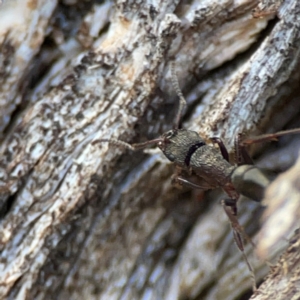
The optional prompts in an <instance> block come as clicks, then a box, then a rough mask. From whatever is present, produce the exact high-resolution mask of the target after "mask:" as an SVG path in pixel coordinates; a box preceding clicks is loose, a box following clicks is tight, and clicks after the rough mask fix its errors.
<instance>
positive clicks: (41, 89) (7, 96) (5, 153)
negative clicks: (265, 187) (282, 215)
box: [0, 0, 300, 299]
mask: <svg viewBox="0 0 300 300" xmlns="http://www.w3.org/2000/svg"><path fill="white" fill-rule="evenodd" d="M22 3H23V4H21V2H20V3H19V2H18V1H12V2H11V3H6V2H5V3H4V4H2V6H0V28H1V29H0V45H1V47H0V51H1V55H2V56H1V59H0V66H1V71H2V72H1V71H0V82H1V86H0V95H1V97H0V98H1V103H0V105H1V128H5V129H6V130H5V131H4V132H3V141H2V145H1V156H0V160H1V163H0V191H1V199H0V201H1V202H0V204H1V211H2V214H3V218H2V220H1V224H0V247H1V254H0V257H1V259H0V274H1V276H0V295H1V298H14V299H15V298H19V299H25V298H28V299H32V298H41V299H43V298H45V299H46V298H47V299H49V298H50V297H51V298H60V299H65V298H72V299H83V298H84V299H146V298H147V299H181V298H184V297H186V298H189V299H193V298H195V297H196V296H199V295H200V296H199V297H201V299H235V298H237V297H238V296H240V295H242V294H243V293H244V292H245V291H247V290H248V289H250V288H251V280H250V278H249V273H248V270H247V268H246V266H245V263H244V262H243V260H242V258H241V255H240V253H239V252H238V250H237V248H236V247H235V245H234V243H233V239H232V234H231V232H230V228H229V225H228V221H227V219H226V217H225V214H224V213H223V211H222V208H221V206H220V205H219V204H218V203H215V202H216V200H217V199H219V200H220V199H221V197H222V195H220V193H217V192H213V193H211V194H205V195H203V194H201V193H200V194H199V193H193V194H191V193H188V194H187V193H183V192H181V191H177V190H174V189H172V187H171V184H170V176H171V174H172V166H171V165H170V164H169V163H168V162H167V161H166V160H165V159H163V158H162V156H161V155H160V154H153V155H147V154H143V153H130V152H129V151H128V150H124V149H121V148H118V147H113V146H109V145H108V144H105V143H99V142H97V141H98V140H99V139H102V138H115V139H121V140H124V141H127V142H131V141H141V140H145V139H147V138H150V137H156V136H158V135H159V133H161V132H163V131H165V130H167V129H168V128H170V127H171V126H172V118H173V116H174V113H175V110H176V106H177V97H176V95H175V93H174V91H173V88H172V85H171V84H170V83H171V80H170V72H169V66H170V62H171V61H174V60H175V62H176V71H177V75H178V78H179V81H180V86H181V88H182V89H183V93H184V95H186V98H187V100H188V112H192V113H189V114H188V116H187V117H185V119H184V123H183V126H184V127H186V128H191V129H194V130H197V131H199V132H200V133H201V134H202V135H203V137H206V138H207V137H210V136H220V137H221V138H222V139H223V140H224V141H225V143H226V145H228V149H229V150H230V151H231V150H232V147H233V140H234V137H235V136H236V134H237V133H239V132H245V133H247V134H250V133H251V134H255V133H256V134H257V133H261V132H266V131H276V130H278V129H281V128H282V127H283V126H284V125H285V124H287V123H288V122H290V121H291V120H292V119H293V118H294V117H297V116H298V117H299V106H300V101H298V96H297V89H298V82H299V77H300V76H299V71H298V69H299V51H300V47H299V46H300V45H299V44H300V30H299V24H300V22H299V21H300V20H299V18H300V7H299V2H298V1H292V0H290V1H284V2H283V4H282V6H281V7H280V8H279V10H278V12H276V11H275V10H274V11H273V10H270V12H269V13H268V14H265V15H264V16H263V18H253V16H252V9H253V8H255V7H256V5H257V3H258V2H257V1H246V0H245V1H243V2H242V1H229V0H223V1H211V0H210V1H201V2H200V3H198V1H195V2H193V3H192V4H189V5H184V4H179V5H178V1H167V2H166V1H157V2H153V1H143V2H142V3H136V2H134V1H118V2H116V3H114V4H112V3H109V2H107V3H104V4H100V5H96V4H94V5H91V6H90V7H88V4H86V7H84V9H82V7H80V5H82V4H80V3H79V2H78V3H77V2H75V5H72V4H71V3H70V2H68V1H66V2H65V3H66V5H67V6H68V9H70V10H72V9H74V11H72V12H73V14H72V16H74V19H66V20H65V22H68V23H58V22H56V23H55V22H54V21H53V20H57V18H56V17H57V16H59V15H60V14H61V13H63V10H62V7H60V6H57V4H56V2H55V1H52V2H51V4H49V3H50V2H49V1H44V2H43V1H37V2H35V5H33V4H32V3H33V2H32V1H27V2H24V1H22ZM24 3H25V4H24ZM22 5H25V6H26V5H27V6H26V10H25V11H24V10H23V6H22ZM55 6H56V7H55ZM76 7H80V9H78V10H76ZM55 8H56V11H55ZM20 11H22V12H24V16H26V17H27V18H25V17H24V19H18V18H17V17H19V16H20ZM45 12H46V13H45ZM52 13H53V15H52ZM76 13H77V14H76ZM275 13H277V15H278V17H276V18H275V20H274V21H272V24H271V25H269V28H268V31H264V28H265V27H266V26H267V25H268V21H270V20H271V19H272V18H274V17H275ZM4 15H5V16H6V18H7V16H11V17H10V18H8V19H4V17H3V16H4ZM75 16H77V18H75ZM75 19H76V20H75ZM1 20H2V21H1ZM3 20H5V21H6V23H5V24H6V26H4V25H3V24H4V21H3ZM7 20H9V22H11V23H8V21H7ZM36 20H38V22H37V23H35V22H36ZM18 21H19V23H20V24H21V25H22V26H21V25H20V26H16V24H19V23H18ZM109 22H110V23H109ZM7 24H11V26H8V25H7ZM37 24H38V25H37ZM41 24H42V25H41ZM66 24H67V25H68V24H69V25H68V26H69V27H68V26H65V25H66ZM60 25H64V26H61V27H60ZM72 26H74V28H77V29H78V31H77V33H76V34H74V32H72V30H70V28H72ZM37 28H39V29H38V34H37V33H36V30H37ZM107 28H108V29H107ZM20 31H21V33H22V34H21V33H20ZM49 32H50V37H51V39H52V42H53V43H54V46H52V47H53V48H51V47H50V48H47V47H46V46H43V47H41V44H42V42H43V39H44V38H45V36H46V34H48V33H49ZM29 33H31V34H29ZM260 33H262V35H261V36H259V34H260ZM22 37H26V38H22ZM256 40H258V42H257V43H256V44H255V45H254V43H255V42H256ZM28 45H30V47H28ZM251 45H252V47H251ZM40 47H41V48H40ZM249 47H251V48H250V49H249ZM7 49H8V50H7ZM24 49H25V50H26V51H25V50H24ZM58 50H60V51H58ZM89 50H92V52H88V51H89ZM22 51H24V52H22ZM37 53H40V54H41V56H40V60H34V59H33V57H34V56H35V55H36V54H37ZM49 53H51V55H50V54H49ZM239 53H243V55H240V56H238V54H239ZM25 54H26V60H22V59H20V57H25ZM43 55H44V56H43ZM32 59H33V60H32ZM41 61H42V62H44V63H45V64H46V65H47V64H48V71H47V72H46V74H45V76H44V77H43V78H42V80H40V81H38V80H37V79H36V78H35V80H33V83H34V84H33V90H30V86H29V84H28V80H27V77H29V76H33V75H34V76H37V75H36V74H35V73H36V72H37V73H38V74H39V75H40V76H41V74H42V66H43V64H42V63H41ZM73 67H75V69H74V70H73ZM3 70H5V71H3ZM20 86H21V87H22V89H21V88H20ZM50 87H52V88H50ZM24 95H26V100H27V101H25V102H24V105H25V104H26V105H28V106H27V107H26V109H24V111H22V112H21V113H20V114H16V115H14V116H13V118H12V119H11V116H12V113H13V112H14V111H15V108H16V106H17V105H18V104H19V103H20V101H21V99H23V98H22V97H23V96H24ZM23 100H24V99H23ZM298 126H299V124H298ZM295 139H297V137H295ZM298 139H299V137H298ZM287 144H288V143H287ZM287 149H289V148H287ZM289 153H290V150H286V151H284V155H289ZM284 155H281V156H280V157H284ZM280 157H279V158H278V159H277V161H280ZM266 160H267V161H268V158H266ZM266 160H265V161H266ZM276 163H277V162H276ZM273 166H274V164H273ZM283 176H284V175H283ZM287 180H288V181H289V182H292V183H293V181H290V179H289V178H288V177H287ZM278 184H279V185H280V184H281V183H278ZM293 186H295V184H293ZM295 188H297V187H295ZM199 199H202V200H201V201H200V200H199ZM297 199H298V201H299V197H298V198H297ZM207 201H210V203H211V205H203V203H204V202H207ZM205 206H208V207H205ZM258 206H259V205H257V204H255V203H251V202H247V201H243V202H242V203H241V205H240V214H239V216H240V219H241V222H242V223H243V225H244V226H245V227H246V228H247V229H248V230H250V231H251V230H252V234H254V232H255V231H256V230H257V228H258V225H259V220H258V217H257V209H258ZM295 216H297V214H296V212H295V215H294V214H293V215H292V216H289V217H290V218H291V220H292V219H293V217H294V218H295ZM293 220H296V219H293ZM251 226H252V227H251ZM253 227H254V228H253ZM290 230H291V229H290ZM287 234H288V233H287ZM258 238H259V236H258ZM246 252H247V253H248V254H249V259H250V260H251V262H252V263H253V265H254V267H255V271H256V275H257V278H258V279H261V278H262V277H263V276H264V275H266V274H267V267H266V264H265V263H264V262H261V261H259V260H257V259H256V258H254V257H253V255H252V254H251V253H252V249H251V248H250V247H247V248H246ZM264 299H267V298H264Z"/></svg>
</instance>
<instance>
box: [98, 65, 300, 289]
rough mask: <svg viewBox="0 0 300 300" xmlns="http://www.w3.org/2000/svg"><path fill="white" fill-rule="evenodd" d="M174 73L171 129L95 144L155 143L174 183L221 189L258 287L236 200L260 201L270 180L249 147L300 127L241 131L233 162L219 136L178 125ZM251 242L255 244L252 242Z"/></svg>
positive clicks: (182, 104)
mask: <svg viewBox="0 0 300 300" xmlns="http://www.w3.org/2000/svg"><path fill="white" fill-rule="evenodd" d="M171 73H172V76H171V78H172V85H173V88H174V89H175V91H176V94H177V96H178V97H179V108H178V111H177V114H176V117H175V122H174V127H173V129H172V130H169V131H167V132H165V133H163V134H162V135H161V136H160V137H159V138H156V139H153V140H149V141H146V142H144V143H137V144H129V143H126V142H123V141H120V140H117V139H101V140H95V141H94V142H93V144H95V143H98V142H108V143H110V144H114V145H116V146H120V147H125V148H127V149H130V150H133V151H135V150H140V149H144V148H146V147H148V146H149V145H156V146H157V147H158V148H159V149H160V150H161V151H162V152H163V154H164V155H165V156H166V157H167V158H168V159H169V160H170V161H171V162H173V163H174V165H175V167H176V168H175V173H174V174H173V176H172V183H175V184H179V185H181V186H185V187H189V188H195V189H201V190H210V189H216V188H222V189H223V190H224V192H225V193H226V194H227V196H228V198H226V199H224V200H222V202H221V203H222V206H223V208H224V211H225V213H226V215H227V217H228V219H229V222H230V224H231V227H232V231H233V236H234V240H235V242H236V244H237V247H238V248H239V250H240V251H241V253H242V255H243V257H244V259H245V262H246V264H247V266H248V269H249V271H250V273H251V277H252V279H253V281H254V284H253V289H254V290H256V283H255V275H254V271H253V268H252V267H251V265H250V263H249V261H248V259H247V257H246V254H245V252H244V243H243V239H242V237H246V238H247V240H248V241H250V242H251V240H250V238H248V237H247V235H246V234H245V233H244V231H243V228H242V227H241V225H240V224H239V221H238V218H237V201H238V199H239V197H240V195H244V196H246V197H247V198H250V199H251V200H254V201H261V200H262V198H263V196H264V190H265V188H266V187H267V186H268V185H269V183H270V180H269V178H268V177H267V176H266V175H265V174H264V173H263V172H262V171H261V170H260V169H259V168H257V167H255V166H254V165H253V161H252V159H251V157H250V156H249V154H248V152H247V150H246V147H247V145H250V144H254V143H259V142H264V141H268V140H276V139H277V138H278V137H279V136H282V135H286V134H298V133H300V128H297V129H292V130H286V131H280V132H277V133H273V134H265V135H261V136H257V137H253V138H248V139H245V140H241V134H239V135H238V136H237V138H236V139H235V150H234V154H235V155H234V160H235V163H234V164H231V163H230V161H229V154H228V151H227V149H226V147H225V145H224V143H223V142H222V140H221V139H220V138H218V137H212V138H210V140H211V142H212V144H216V145H217V146H218V148H217V147H215V146H213V145H211V144H206V142H205V141H204V140H203V139H202V138H201V137H200V135H199V134H198V132H195V131H191V130H187V129H180V128H179V126H180V121H181V117H182V113H183V111H184V109H185V106H186V100H185V98H184V97H183V94H182V92H181V90H180V88H179V83H178V79H177V76H176V73H175V66H174V64H171ZM251 243H252V242H251ZM252 245H253V246H254V244H253V243H252Z"/></svg>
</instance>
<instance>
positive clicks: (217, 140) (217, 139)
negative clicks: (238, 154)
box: [210, 137, 229, 162]
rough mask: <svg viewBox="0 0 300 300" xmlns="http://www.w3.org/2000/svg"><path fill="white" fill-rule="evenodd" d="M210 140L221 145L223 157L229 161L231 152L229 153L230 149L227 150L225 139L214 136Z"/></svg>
mask: <svg viewBox="0 0 300 300" xmlns="http://www.w3.org/2000/svg"><path fill="white" fill-rule="evenodd" d="M210 140H211V141H212V142H213V143H216V144H217V145H218V146H219V149H220V151H221V154H222V156H223V158H224V159H226V160H227V161H228V162H229V154H228V151H227V149H226V147H225V145H224V143H223V141H222V140H221V139H220V138H218V137H212V138H210Z"/></svg>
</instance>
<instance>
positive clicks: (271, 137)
mask: <svg viewBox="0 0 300 300" xmlns="http://www.w3.org/2000/svg"><path fill="white" fill-rule="evenodd" d="M288 134H300V128H295V129H289V130H283V131H279V132H275V133H268V134H263V135H258V136H254V137H249V138H247V139H245V140H243V141H242V143H241V144H242V145H243V146H246V145H251V144H255V143H262V142H267V141H277V140H278V137H280V136H283V135H288Z"/></svg>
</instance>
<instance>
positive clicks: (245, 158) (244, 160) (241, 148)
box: [234, 134, 254, 166]
mask: <svg viewBox="0 0 300 300" xmlns="http://www.w3.org/2000/svg"><path fill="white" fill-rule="evenodd" d="M241 136H242V135H241V134H238V135H237V137H236V138H235V140H234V160H235V163H236V164H237V165H238V166H241V165H253V164H254V163H253V160H252V158H251V157H250V155H249V153H248V151H247V149H246V144H244V143H243V142H242V141H241Z"/></svg>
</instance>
